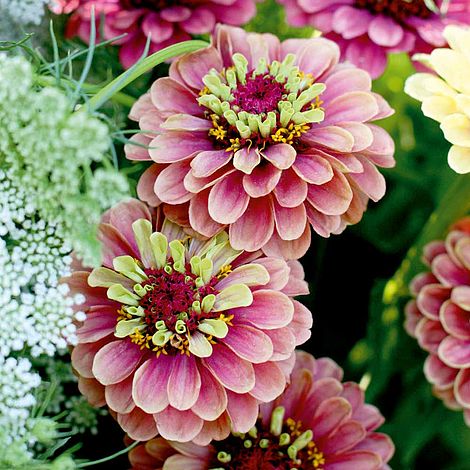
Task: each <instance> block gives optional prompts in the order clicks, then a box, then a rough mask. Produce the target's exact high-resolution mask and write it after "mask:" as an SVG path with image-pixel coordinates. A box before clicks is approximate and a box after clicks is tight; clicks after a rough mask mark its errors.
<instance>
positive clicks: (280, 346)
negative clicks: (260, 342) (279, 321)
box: [265, 325, 295, 361]
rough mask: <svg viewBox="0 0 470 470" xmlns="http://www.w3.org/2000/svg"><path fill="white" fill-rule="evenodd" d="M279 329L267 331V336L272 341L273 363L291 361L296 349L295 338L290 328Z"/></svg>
mask: <svg viewBox="0 0 470 470" xmlns="http://www.w3.org/2000/svg"><path fill="white" fill-rule="evenodd" d="M290 326H291V325H289V328H279V329H276V330H266V331H265V333H266V335H267V336H268V337H269V338H270V339H271V343H272V348H273V353H272V357H271V358H270V360H271V361H282V360H284V359H289V357H290V356H291V354H292V352H293V351H294V349H295V336H294V333H293V331H292V329H291V328H290Z"/></svg>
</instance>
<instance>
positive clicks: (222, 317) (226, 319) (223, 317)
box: [219, 313, 235, 326]
mask: <svg viewBox="0 0 470 470" xmlns="http://www.w3.org/2000/svg"><path fill="white" fill-rule="evenodd" d="M234 316H235V315H224V314H223V313H221V314H220V316H219V320H222V321H223V322H225V323H227V325H228V326H233V324H232V320H233V317H234Z"/></svg>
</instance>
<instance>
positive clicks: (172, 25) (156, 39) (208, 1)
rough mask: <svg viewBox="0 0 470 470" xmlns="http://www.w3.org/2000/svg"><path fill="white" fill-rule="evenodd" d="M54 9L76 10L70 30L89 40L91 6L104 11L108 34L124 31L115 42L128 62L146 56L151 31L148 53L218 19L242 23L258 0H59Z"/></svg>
mask: <svg viewBox="0 0 470 470" xmlns="http://www.w3.org/2000/svg"><path fill="white" fill-rule="evenodd" d="M56 1H57V3H58V5H56V6H55V11H56V12H61V10H62V12H66V13H69V12H71V11H73V10H75V12H74V14H73V15H72V17H71V18H70V20H69V23H68V25H67V35H69V36H74V35H78V36H80V37H81V38H82V39H83V40H84V41H85V42H87V41H88V39H89V36H90V20H91V8H92V6H94V7H95V17H96V18H100V17H101V16H104V25H103V31H104V38H103V39H112V38H114V37H116V36H120V35H122V34H126V37H124V38H122V39H120V40H119V41H117V42H116V44H120V45H121V49H120V59H121V62H122V64H123V65H124V67H126V68H127V67H130V66H131V65H132V64H134V63H135V62H136V61H137V60H138V59H139V58H140V57H141V55H142V53H143V51H144V47H145V44H146V42H147V38H148V37H149V36H151V43H150V53H153V52H156V51H158V50H160V49H163V48H164V47H167V46H170V45H171V44H175V43H177V42H180V41H186V40H188V39H191V35H199V34H206V33H210V32H212V31H213V29H214V27H215V24H216V23H226V24H231V25H243V24H245V23H247V22H248V21H249V20H250V19H251V18H253V16H254V15H255V14H256V5H255V1H256V0H181V1H173V0H56Z"/></svg>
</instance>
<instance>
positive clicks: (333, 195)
mask: <svg viewBox="0 0 470 470" xmlns="http://www.w3.org/2000/svg"><path fill="white" fill-rule="evenodd" d="M333 171H334V177H333V179H332V180H331V181H329V182H328V183H325V184H323V185H321V186H316V185H313V184H312V185H309V187H308V195H307V200H308V202H310V204H312V206H313V207H314V208H315V209H317V210H318V211H319V212H321V213H323V214H326V215H341V214H343V213H344V212H346V211H347V210H348V208H349V205H350V203H351V201H352V197H353V192H352V190H351V187H350V185H349V183H348V181H347V179H346V178H345V177H344V175H343V174H342V173H340V172H338V171H336V170H333Z"/></svg>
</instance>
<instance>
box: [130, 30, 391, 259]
mask: <svg viewBox="0 0 470 470" xmlns="http://www.w3.org/2000/svg"><path fill="white" fill-rule="evenodd" d="M338 59H339V49H338V47H337V46H336V45H335V44H334V43H333V42H331V41H329V40H327V39H323V38H315V39H305V40H303V39H291V40H287V41H285V42H283V43H280V42H279V40H278V39H277V38H276V37H274V36H272V35H270V34H263V35H261V34H255V33H246V32H245V31H243V30H241V29H238V28H233V27H227V26H220V27H218V28H217V31H216V34H215V36H214V39H213V45H211V46H210V47H208V48H206V49H204V50H200V51H197V52H195V53H192V54H188V55H185V56H183V57H181V58H180V59H178V60H177V61H175V62H174V63H173V64H172V66H171V68H170V76H169V77H165V78H160V79H158V80H157V81H156V82H155V83H154V84H153V85H152V88H151V90H150V93H148V94H146V95H144V96H143V97H141V98H140V99H139V101H138V102H137V103H136V104H135V105H134V107H133V109H132V111H131V115H130V117H131V118H132V119H134V120H136V121H139V125H140V127H141V128H142V130H143V131H145V132H146V133H144V134H142V133H140V134H138V135H136V136H134V137H133V139H134V142H135V143H136V144H138V145H132V144H129V145H127V146H126V154H127V157H128V158H129V159H131V160H153V161H154V162H155V164H154V165H152V166H151V167H150V168H149V169H148V170H147V171H146V172H145V173H144V174H143V175H142V177H141V180H140V182H139V187H138V193H139V196H140V198H141V199H143V200H145V201H147V202H148V203H150V204H151V205H158V204H160V203H161V202H164V203H165V206H166V207H165V212H166V213H167V215H168V216H169V217H170V218H171V217H172V216H171V213H172V212H175V211H176V212H177V213H179V214H182V213H183V212H184V211H186V213H188V214H189V216H188V218H189V224H190V225H191V227H192V228H193V229H194V230H196V231H197V232H199V233H202V234H203V235H205V236H208V237H210V236H213V235H214V234H215V233H217V232H219V231H220V230H221V229H222V228H224V227H227V228H228V233H229V237H230V243H231V244H232V246H233V247H234V248H236V249H243V250H248V251H256V250H258V249H260V248H262V249H263V250H264V252H265V253H267V254H272V255H278V256H279V255H280V256H283V257H284V258H288V259H295V258H299V257H300V256H302V255H303V254H304V253H305V252H306V250H307V248H308V246H309V243H310V224H311V225H312V227H313V229H314V230H315V231H316V232H317V233H319V234H320V235H322V236H325V237H327V236H329V235H330V234H331V233H340V232H342V231H343V230H344V228H345V227H346V226H347V225H348V224H353V223H356V222H358V221H359V220H360V219H361V217H362V214H363V212H364V211H365V209H366V206H367V201H368V200H369V198H371V199H373V200H374V201H377V200H378V199H380V198H381V197H382V196H383V195H384V192H385V182H384V178H383V177H382V175H381V174H380V173H379V172H378V170H377V168H376V167H377V166H383V167H390V166H393V164H394V160H393V151H394V145H393V141H392V140H391V138H390V136H389V135H388V134H387V133H386V132H385V131H384V130H383V129H381V128H380V127H378V126H376V125H373V124H371V121H374V120H376V119H380V118H383V117H386V116H388V115H390V114H391V112H392V111H391V109H390V108H389V106H388V105H387V103H386V102H385V100H384V99H383V98H382V97H380V96H379V95H376V94H374V93H372V92H371V80H370V77H369V75H368V74H367V73H366V72H364V71H363V70H359V69H357V68H355V67H354V66H351V65H345V64H338ZM155 133H156V134H158V135H157V136H156V137H155ZM146 147H147V148H146Z"/></svg>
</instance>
